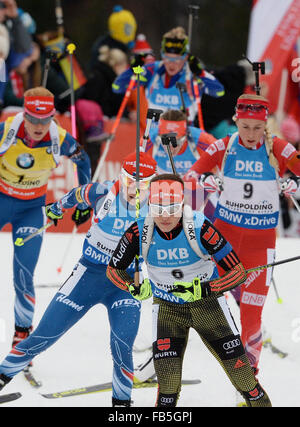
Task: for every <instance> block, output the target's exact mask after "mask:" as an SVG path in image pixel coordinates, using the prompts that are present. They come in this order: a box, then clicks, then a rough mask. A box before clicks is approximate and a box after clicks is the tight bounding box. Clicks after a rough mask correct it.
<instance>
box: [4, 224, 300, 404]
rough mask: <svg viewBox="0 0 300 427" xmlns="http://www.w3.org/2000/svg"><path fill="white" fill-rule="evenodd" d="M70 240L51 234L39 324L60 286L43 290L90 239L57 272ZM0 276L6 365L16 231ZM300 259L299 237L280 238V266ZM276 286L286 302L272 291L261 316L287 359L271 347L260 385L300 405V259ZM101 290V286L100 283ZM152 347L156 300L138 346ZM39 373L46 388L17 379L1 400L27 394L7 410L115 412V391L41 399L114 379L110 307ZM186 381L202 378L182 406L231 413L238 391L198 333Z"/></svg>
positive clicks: (84, 322) (49, 355)
mask: <svg viewBox="0 0 300 427" xmlns="http://www.w3.org/2000/svg"><path fill="white" fill-rule="evenodd" d="M70 238H71V237H70V234H58V233H47V234H46V235H45V239H44V243H43V247H42V252H41V256H40V259H39V263H38V267H37V269H36V273H35V284H36V285H37V287H36V314H35V318H34V325H35V326H37V324H38V322H39V319H40V318H41V316H42V314H43V312H44V310H45V309H46V307H47V305H48V304H49V302H50V300H51V299H52V297H53V295H54V294H55V293H56V291H57V289H56V288H54V287H40V285H44V284H56V285H58V284H62V283H63V281H64V280H65V279H66V278H67V277H68V275H69V274H70V273H71V271H72V268H73V266H74V265H75V263H76V262H77V260H78V259H79V257H80V254H81V248H82V242H83V239H84V234H77V235H75V236H74V237H73V241H72V245H71V246H72V248H71V250H70V252H69V254H68V256H67V258H66V260H65V262H64V268H63V271H62V272H61V273H60V274H58V273H57V268H58V267H59V266H60V264H61V262H62V258H63V256H64V252H65V248H66V247H67V245H68V243H69V239H70ZM0 248H1V251H0V252H1V267H2V268H1V270H2V279H1V286H0V361H2V360H3V358H4V357H5V356H6V355H7V353H8V352H9V351H10V346H11V340H12V335H13V331H14V326H13V323H14V317H13V303H14V290H13V284H12V250H13V243H12V239H11V234H10V233H5V232H1V233H0ZM297 255H300V241H299V239H291V238H285V239H283V238H279V239H278V241H277V257H276V260H277V261H278V260H281V259H285V258H290V257H294V256H297ZM274 278H275V283H276V286H277V288H278V291H279V294H280V297H281V298H282V300H283V302H282V304H279V303H278V302H277V299H276V295H275V292H274V288H273V287H271V289H270V292H269V295H268V298H267V302H266V304H265V308H264V312H263V323H264V325H265V328H266V330H267V332H268V334H271V336H272V341H273V344H274V345H276V346H277V347H279V348H280V349H281V350H282V351H284V352H287V353H288V356H287V357H286V358H285V359H281V358H280V357H279V356H278V355H276V354H274V353H272V352H271V351H270V349H267V348H265V349H263V352H262V356H261V362H260V373H259V376H258V378H259V380H260V382H261V384H262V385H263V387H264V388H265V389H266V391H267V392H268V394H269V396H270V399H271V401H272V404H273V406H274V407H300V309H299V306H300V260H299V261H295V262H290V263H287V264H284V265H281V266H278V267H275V272H274ZM99 285H100V284H99ZM228 304H229V305H230V307H231V308H232V314H233V315H234V318H235V320H236V322H237V324H239V315H238V309H237V307H236V305H235V303H234V301H233V299H232V297H231V296H230V295H229V297H228ZM150 342H151V300H149V301H145V302H144V303H143V309H142V318H141V324H140V329H139V334H138V337H137V339H136V342H135V346H136V348H139V349H141V348H144V347H145V346H147V345H149V343H150ZM147 354H148V353H145V352H144V353H138V352H135V353H134V358H135V363H139V362H142V361H143V360H144V359H145V356H146V355H147ZM33 363H34V367H33V373H34V375H35V376H36V378H37V379H39V380H41V381H42V387H41V388H40V389H33V388H32V387H31V386H30V385H29V383H27V381H26V380H25V379H24V378H23V374H22V373H20V374H19V375H17V376H16V377H15V378H14V379H13V380H12V381H11V382H10V384H8V386H6V387H5V389H3V390H2V392H1V394H6V393H11V392H16V391H18V392H21V393H22V397H21V398H20V399H19V400H16V401H14V402H10V403H6V404H5V405H1V406H2V407H4V406H5V407H110V406H111V392H102V393H95V394H88V395H84V396H76V397H66V398H61V399H56V400H48V399H45V398H44V397H42V396H41V395H40V393H48V392H49V393H50V392H57V391H63V390H68V389H73V388H79V387H83V386H88V385H94V384H98V383H105V382H109V381H111V375H112V360H111V355H110V348H109V323H108V318H107V313H106V309H105V307H104V306H102V305H97V306H95V307H94V308H93V309H92V310H90V311H89V312H88V313H87V314H86V316H85V317H84V318H83V319H81V321H79V322H78V323H77V324H76V325H75V326H74V327H73V328H72V329H71V330H70V331H69V332H67V333H66V334H65V335H64V336H63V337H62V338H61V339H60V340H59V341H58V342H57V343H56V344H54V345H53V346H52V347H51V348H50V349H49V350H48V351H46V352H45V353H42V354H41V355H39V356H37V357H36V358H35V359H34V361H33ZM183 378H184V379H192V378H200V379H201V384H198V385H188V386H183V387H182V391H181V396H180V400H179V402H178V407H232V406H235V403H236V392H235V390H234V388H233V386H232V385H231V383H230V381H229V379H228V378H227V377H226V375H225V373H224V372H223V370H222V368H221V367H220V366H219V365H218V363H217V361H216V360H215V359H214V358H213V356H212V355H211V354H210V353H209V352H208V351H207V349H206V347H205V346H204V344H203V343H202V342H201V340H200V338H199V337H198V335H197V334H196V333H195V332H194V331H193V330H191V332H190V339H189V343H188V346H187V350H186V354H185V361H184V370H183ZM155 398H156V389H155V388H151V389H136V390H133V394H132V399H133V401H134V403H133V406H134V407H153V406H154V403H155Z"/></svg>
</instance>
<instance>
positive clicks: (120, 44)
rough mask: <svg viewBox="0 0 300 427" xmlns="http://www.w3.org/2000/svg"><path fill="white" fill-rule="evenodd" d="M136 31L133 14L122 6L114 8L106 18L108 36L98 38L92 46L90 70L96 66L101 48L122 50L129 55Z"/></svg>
mask: <svg viewBox="0 0 300 427" xmlns="http://www.w3.org/2000/svg"><path fill="white" fill-rule="evenodd" d="M136 29H137V23H136V20H135V17H134V16H133V14H132V13H131V12H130V11H129V10H126V9H123V8H122V6H115V7H114V8H113V12H112V14H111V15H110V16H109V18H108V34H106V35H104V36H100V37H99V38H98V39H97V40H96V41H95V42H94V44H93V47H92V57H91V69H93V68H94V67H95V65H96V64H97V62H98V60H99V54H100V49H101V48H102V47H103V46H107V47H108V48H109V49H119V50H122V51H123V52H124V53H126V54H127V55H129V53H130V50H131V49H132V48H133V46H134V40H135V34H136Z"/></svg>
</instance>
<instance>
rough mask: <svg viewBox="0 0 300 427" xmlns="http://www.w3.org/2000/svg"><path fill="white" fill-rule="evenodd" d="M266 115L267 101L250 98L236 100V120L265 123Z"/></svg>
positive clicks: (267, 109)
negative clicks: (252, 120)
mask: <svg viewBox="0 0 300 427" xmlns="http://www.w3.org/2000/svg"><path fill="white" fill-rule="evenodd" d="M260 107H261V108H260ZM268 114H269V102H267V101H263V100H260V99H252V98H251V97H249V98H242V99H240V98H239V99H238V100H237V104H236V109H235V116H236V118H237V119H255V120H262V121H264V122H266V121H267V119H268Z"/></svg>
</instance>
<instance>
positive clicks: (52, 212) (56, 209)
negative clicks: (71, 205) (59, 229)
mask: <svg viewBox="0 0 300 427" xmlns="http://www.w3.org/2000/svg"><path fill="white" fill-rule="evenodd" d="M45 213H46V216H47V217H48V218H50V219H51V221H53V223H54V225H55V227H56V226H57V221H58V220H59V219H62V218H63V215H64V212H63V211H62V209H61V207H60V206H59V203H58V202H56V203H48V205H46V206H45Z"/></svg>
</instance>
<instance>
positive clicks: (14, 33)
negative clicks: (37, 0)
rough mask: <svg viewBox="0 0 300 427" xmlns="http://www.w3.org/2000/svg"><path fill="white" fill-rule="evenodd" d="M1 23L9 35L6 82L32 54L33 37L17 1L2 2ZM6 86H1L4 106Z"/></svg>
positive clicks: (7, 0) (0, 91)
mask: <svg viewBox="0 0 300 427" xmlns="http://www.w3.org/2000/svg"><path fill="white" fill-rule="evenodd" d="M0 23H1V24H2V25H4V26H5V27H6V29H7V30H8V34H9V44H10V49H9V54H8V55H7V58H6V79H5V80H6V82H7V81H8V79H9V73H10V71H11V70H12V69H14V68H16V67H18V66H19V65H20V63H21V62H22V61H23V59H24V58H26V57H28V56H30V55H31V54H32V49H33V45H32V37H31V35H30V34H29V32H28V31H27V29H26V27H25V26H24V24H23V22H22V20H21V18H20V16H19V11H18V7H17V3H16V1H15V0H2V1H0ZM5 87H6V84H5V82H3V84H1V85H0V102H1V104H3V96H4V91H5Z"/></svg>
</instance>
